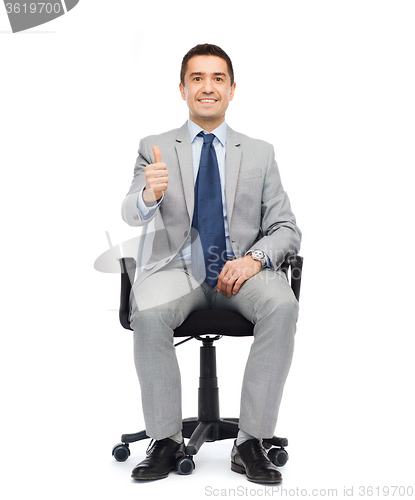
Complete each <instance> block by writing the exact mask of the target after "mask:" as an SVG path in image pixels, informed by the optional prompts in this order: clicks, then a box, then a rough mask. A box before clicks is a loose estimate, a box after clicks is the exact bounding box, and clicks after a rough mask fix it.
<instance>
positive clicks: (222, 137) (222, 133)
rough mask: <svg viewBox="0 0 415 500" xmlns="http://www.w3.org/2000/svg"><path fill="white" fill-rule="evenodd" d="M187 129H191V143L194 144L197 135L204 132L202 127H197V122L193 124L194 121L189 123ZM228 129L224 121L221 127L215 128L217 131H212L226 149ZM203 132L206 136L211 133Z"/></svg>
mask: <svg viewBox="0 0 415 500" xmlns="http://www.w3.org/2000/svg"><path fill="white" fill-rule="evenodd" d="M187 127H188V129H189V134H190V142H193V141H194V140H195V137H196V136H197V134H198V133H199V132H201V131H202V130H203V128H202V127H200V126H199V125H197V124H196V123H195V122H192V120H188V121H187ZM226 129H227V126H226V121H223V123H221V124H220V125H219V127H217V128H215V130H212V132H211V133H212V134H215V136H216V137H217V138H218V140H219V141H220V143H221V144H222V146H224V147H225V146H226ZM203 132H206V134H208V133H209V132H207V131H206V130H203Z"/></svg>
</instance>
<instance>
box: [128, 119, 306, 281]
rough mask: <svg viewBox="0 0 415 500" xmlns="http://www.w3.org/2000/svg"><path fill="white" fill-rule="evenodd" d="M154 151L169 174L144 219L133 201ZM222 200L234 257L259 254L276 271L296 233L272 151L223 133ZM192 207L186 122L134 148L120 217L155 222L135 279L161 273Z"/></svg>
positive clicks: (293, 246)
mask: <svg viewBox="0 0 415 500" xmlns="http://www.w3.org/2000/svg"><path fill="white" fill-rule="evenodd" d="M155 145H156V146H158V147H159V148H160V151H161V153H162V161H163V162H164V163H166V165H167V170H168V172H169V184H168V189H167V191H165V192H164V199H163V201H162V202H161V204H160V206H159V208H158V209H157V210H156V212H155V214H154V215H153V216H152V217H151V218H149V219H148V220H144V219H143V218H142V216H141V214H140V211H139V210H138V208H137V199H138V196H139V195H140V193H141V190H142V188H143V187H144V186H145V167H146V165H148V164H150V163H153V162H154V156H153V152H152V147H153V146H155ZM225 171H226V173H225V198H226V207H227V217H228V224H229V236H230V240H231V245H232V249H233V252H234V254H235V257H236V258H240V257H243V256H244V255H245V254H246V252H247V251H249V250H254V249H260V250H262V251H264V252H265V253H266V254H267V255H268V256H269V257H270V259H271V263H272V266H273V267H274V269H275V270H277V269H278V268H279V266H280V265H281V264H282V262H283V261H284V259H285V257H286V256H287V255H290V254H296V253H298V251H299V249H300V241H301V232H300V230H299V229H298V227H297V225H296V221H295V217H294V214H293V213H292V211H291V207H290V202H289V199H288V196H287V194H286V193H285V191H284V189H283V187H282V184H281V179H280V174H279V171H278V166H277V163H276V161H275V158H274V148H273V147H272V145H271V144H268V143H267V142H264V141H260V140H258V139H251V138H250V137H248V136H246V135H243V134H240V133H238V132H235V131H234V130H232V129H231V128H230V127H228V129H227V142H226V167H225ZM193 206H194V177H193V162H192V148H191V142H190V136H189V132H188V127H187V123H185V124H184V125H183V126H182V127H181V128H179V129H174V130H171V131H169V132H166V133H164V134H161V135H153V136H149V137H145V138H144V139H142V140H141V142H140V146H139V149H138V158H137V161H136V164H135V168H134V178H133V181H132V184H131V187H130V190H129V192H128V193H127V196H126V197H125V199H124V201H123V203H122V216H123V219H124V220H125V222H127V224H129V225H130V226H142V225H144V224H148V223H149V222H150V220H152V219H153V218H154V222H155V236H154V241H153V247H152V254H151V257H150V259H149V261H148V262H147V264H146V265H145V266H144V268H143V271H142V273H141V274H140V275H139V277H138V280H139V281H142V280H143V279H144V278H145V277H147V276H148V275H150V274H152V273H154V272H156V271H158V270H160V269H162V268H163V267H164V266H165V265H166V264H168V263H169V262H170V261H171V260H172V259H173V258H174V257H175V256H176V255H177V254H178V253H179V251H180V249H181V248H182V246H183V244H184V242H185V241H186V238H187V236H188V234H189V231H191V223H192V218H193Z"/></svg>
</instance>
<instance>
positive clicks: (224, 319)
mask: <svg viewBox="0 0 415 500" xmlns="http://www.w3.org/2000/svg"><path fill="white" fill-rule="evenodd" d="M253 331H254V325H253V324H252V323H251V322H250V321H248V320H247V319H245V318H244V317H243V316H241V315H240V314H238V313H236V312H232V311H225V310H222V309H206V310H203V311H195V312H194V313H192V314H190V315H189V316H188V317H187V319H186V321H185V322H184V323H183V324H182V325H180V326H179V327H178V328H176V329H175V330H174V336H175V337H194V336H196V335H226V336H227V337H249V336H252V335H253Z"/></svg>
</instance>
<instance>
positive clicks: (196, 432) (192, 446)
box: [121, 417, 288, 456]
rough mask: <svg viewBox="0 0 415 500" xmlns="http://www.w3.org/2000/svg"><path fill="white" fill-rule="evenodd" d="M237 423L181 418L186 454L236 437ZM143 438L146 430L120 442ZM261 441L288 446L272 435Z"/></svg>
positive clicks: (233, 419) (284, 440)
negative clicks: (203, 446) (206, 444)
mask: <svg viewBox="0 0 415 500" xmlns="http://www.w3.org/2000/svg"><path fill="white" fill-rule="evenodd" d="M238 424H239V419H237V418H220V419H219V420H216V421H214V422H201V421H200V420H199V419H198V418H196V417H194V418H186V419H185V420H183V428H182V434H183V437H184V438H186V439H189V441H188V443H187V446H186V455H188V456H193V455H196V454H197V453H198V451H199V450H200V448H201V447H202V445H203V444H204V443H208V442H214V441H221V440H223V439H236V437H237V435H238V431H239V427H238ZM143 439H149V436H147V434H146V431H140V432H136V433H134V434H123V435H122V436H121V441H122V443H123V444H126V445H128V444H130V443H135V442H136V441H141V440H143ZM263 443H264V446H265V448H271V447H272V446H276V447H278V448H284V447H286V446H288V439H286V438H280V437H276V436H274V437H272V438H271V439H264V440H263Z"/></svg>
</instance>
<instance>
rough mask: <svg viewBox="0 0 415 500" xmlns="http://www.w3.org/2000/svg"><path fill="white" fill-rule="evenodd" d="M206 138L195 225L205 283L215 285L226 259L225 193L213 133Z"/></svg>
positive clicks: (205, 136)
mask: <svg viewBox="0 0 415 500" xmlns="http://www.w3.org/2000/svg"><path fill="white" fill-rule="evenodd" d="M198 137H203V147H202V153H201V155H200V164H199V172H198V174H197V179H196V184H195V208H194V212H193V222H192V226H193V227H194V228H195V229H196V230H197V231H198V232H199V236H200V240H201V242H202V248H203V256H204V259H205V267H206V280H205V281H206V282H207V283H208V285H210V286H212V287H213V286H215V285H216V283H217V281H218V276H219V274H220V272H221V270H222V267H223V266H224V264H225V262H226V260H227V258H226V239H225V227H224V224H223V205H222V190H221V184H220V176H219V167H218V160H217V158H216V152H215V148H214V146H213V139H214V138H215V135H214V134H204V133H203V132H200V133H199V134H198Z"/></svg>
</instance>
